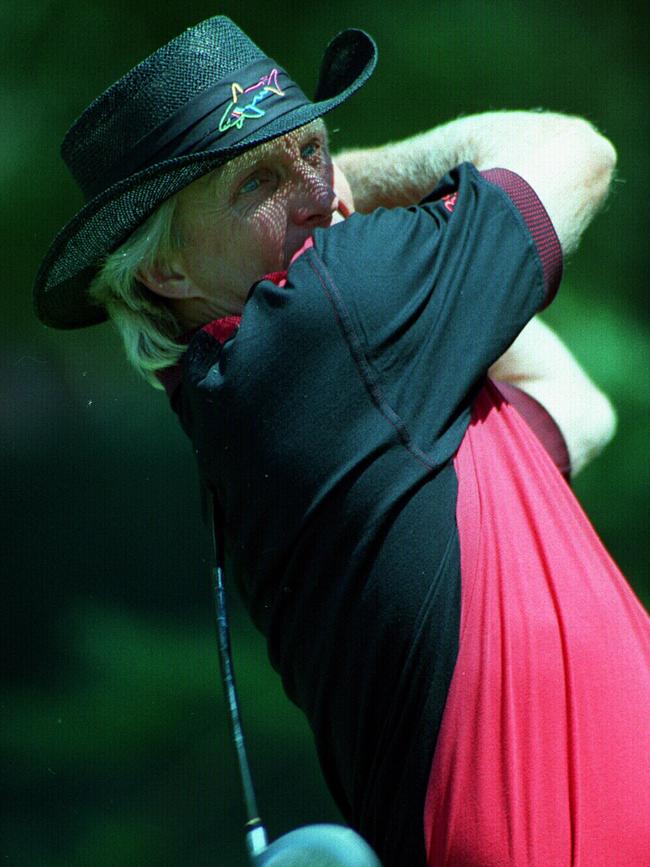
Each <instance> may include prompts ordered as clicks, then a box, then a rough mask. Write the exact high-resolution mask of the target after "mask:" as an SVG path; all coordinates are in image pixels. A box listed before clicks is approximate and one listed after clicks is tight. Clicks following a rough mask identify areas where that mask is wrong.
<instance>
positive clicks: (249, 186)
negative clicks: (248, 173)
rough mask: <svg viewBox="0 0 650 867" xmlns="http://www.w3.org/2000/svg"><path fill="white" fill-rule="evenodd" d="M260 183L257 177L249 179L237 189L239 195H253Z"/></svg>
mask: <svg viewBox="0 0 650 867" xmlns="http://www.w3.org/2000/svg"><path fill="white" fill-rule="evenodd" d="M260 184H261V181H260V179H259V178H258V177H252V178H249V179H248V180H247V181H244V183H243V184H242V185H241V187H240V188H239V192H240V193H254V192H255V190H257V189H258V188H259V186H260Z"/></svg>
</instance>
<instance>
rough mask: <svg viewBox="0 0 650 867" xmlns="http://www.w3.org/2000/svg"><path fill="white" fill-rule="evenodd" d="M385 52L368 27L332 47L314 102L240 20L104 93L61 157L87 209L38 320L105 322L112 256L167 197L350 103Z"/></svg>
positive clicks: (63, 248)
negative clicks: (105, 282) (103, 285)
mask: <svg viewBox="0 0 650 867" xmlns="http://www.w3.org/2000/svg"><path fill="white" fill-rule="evenodd" d="M376 61H377V48H376V46H375V43H374V42H373V40H372V39H371V38H370V36H368V34H366V33H364V32H363V31H362V30H345V31H344V32H343V33H340V34H339V35H338V36H336V37H335V38H334V39H333V40H332V42H330V44H329V45H328V46H327V49H326V51H325V54H324V56H323V60H322V62H321V69H320V76H319V80H318V85H317V88H316V94H315V97H314V101H313V102H311V101H310V100H309V99H307V97H306V96H305V95H304V94H303V93H302V91H301V90H300V88H299V87H298V86H297V85H296V84H295V83H294V82H293V81H292V80H291V79H290V78H289V76H288V75H287V73H286V72H285V71H284V69H283V68H282V67H281V66H279V65H278V64H277V63H275V61H273V60H271V59H270V58H269V57H267V56H266V55H265V54H264V52H263V51H261V49H259V48H258V47H257V46H256V45H255V44H254V43H253V42H252V41H251V40H250V39H249V38H248V36H246V34H245V33H244V32H243V31H242V30H240V29H239V27H237V25H236V24H234V23H233V22H232V21H231V20H230V19H229V18H226V17H224V16H217V17H215V18H210V19H208V20H207V21H203V22H201V23H200V24H197V25H196V26H195V27H191V28H190V29H189V30H186V31H185V32H184V33H181V35H180V36H177V37H176V39H173V40H172V41H171V42H169V43H168V44H167V45H164V46H163V47H162V48H160V49H158V51H156V52H155V53H154V54H152V55H151V56H150V57H148V58H147V59H146V60H143V61H142V63H140V64H138V66H136V67H135V68H134V69H132V70H131V71H130V72H128V73H127V74H126V75H125V76H124V77H123V78H121V79H120V80H119V81H117V82H115V84H113V85H112V86H111V87H109V88H108V90H106V91H105V92H104V93H103V94H102V95H101V96H99V97H98V98H97V99H96V100H95V101H94V102H93V103H92V104H91V105H90V106H89V107H88V108H87V109H86V111H85V112H84V113H83V114H82V115H81V117H80V118H79V119H78V120H77V121H76V122H75V123H74V124H73V126H72V127H71V128H70V130H69V131H68V133H67V134H66V136H65V139H64V141H63V144H62V146H61V155H62V157H63V159H64V160H65V163H66V165H67V166H68V168H69V169H70V172H71V173H72V175H73V177H74V178H75V180H76V181H77V183H78V184H79V186H80V187H81V190H82V192H83V194H84V197H85V200H86V204H85V205H84V207H83V208H82V209H81V210H80V211H79V213H78V214H77V215H76V216H75V217H74V218H73V219H72V220H70V222H69V223H67V225H66V226H64V228H63V229H62V230H61V231H60V232H59V234H58V235H57V237H56V238H55V239H54V242H53V243H52V245H51V246H50V249H49V251H48V253H47V255H46V256H45V259H44V260H43V263H42V264H41V267H40V270H39V272H38V275H37V277H36V281H35V284H34V305H35V309H36V314H37V316H38V317H39V319H40V320H41V321H42V322H44V323H45V324H46V325H50V326H53V327H55V328H80V327H82V326H85V325H94V324H95V323H98V322H102V321H104V320H105V319H106V313H105V311H104V309H103V308H102V307H100V306H98V305H96V304H93V303H92V300H91V299H90V297H89V296H88V294H87V289H88V286H89V284H90V282H91V280H92V279H93V277H94V276H95V274H96V273H97V270H98V267H99V266H100V265H101V262H102V259H103V258H104V257H105V255H106V254H107V253H109V252H111V251H112V250H114V249H115V248H116V247H118V246H119V245H120V244H121V243H122V242H123V241H125V240H126V238H127V237H128V236H129V235H130V234H131V233H132V232H133V231H134V229H136V228H137V227H138V226H139V225H140V224H141V223H142V222H143V221H144V220H145V219H146V218H147V217H148V216H149V215H150V214H151V213H152V212H153V211H154V210H155V209H156V208H157V207H158V206H159V205H160V204H161V203H162V202H163V201H164V200H165V199H166V198H168V197H169V196H171V195H173V194H174V193H176V192H177V191H178V190H180V189H182V188H183V187H185V186H187V184H189V183H191V182H192V181H194V180H196V179H197V178H199V177H200V176H201V175H204V174H206V173H207V172H210V171H212V170H213V169H215V168H217V167H218V166H220V165H223V163H225V162H227V161H228V160H230V159H232V158H233V157H234V156H237V155H238V154H240V153H242V152H243V151H245V150H249V149H250V148H253V147H256V146H257V145H259V144H261V143H262V142H264V141H268V140H269V139H272V138H276V137H277V136H281V135H284V134H285V133H287V132H290V131H291V130H293V129H296V128H297V127H300V126H303V125H304V124H306V123H309V122H310V121H312V120H314V119H315V118H317V117H320V116H321V115H323V114H325V113H326V112H328V111H331V109H333V108H336V106H337V105H339V104H340V103H342V102H343V101H344V100H346V99H347V98H348V97H349V96H350V95H351V94H352V93H354V91H355V90H358V89H359V88H360V87H361V86H362V85H363V84H364V83H365V82H366V81H367V79H368V78H369V77H370V75H371V73H372V71H373V69H374V68H375V64H376Z"/></svg>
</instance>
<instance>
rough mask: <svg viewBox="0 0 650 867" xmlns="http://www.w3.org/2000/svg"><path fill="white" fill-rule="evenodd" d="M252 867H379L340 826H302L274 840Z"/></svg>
mask: <svg viewBox="0 0 650 867" xmlns="http://www.w3.org/2000/svg"><path fill="white" fill-rule="evenodd" d="M253 864H254V865H255V867H381V862H380V861H379V859H378V858H377V856H376V855H375V853H374V852H373V851H372V849H371V848H370V846H369V845H368V844H367V843H366V841H365V840H364V839H363V838H362V837H360V836H359V835H358V834H357V833H355V832H354V831H352V830H351V829H350V828H344V827H343V826H342V825H325V824H323V825H306V826H305V827H304V828H296V830H295V831H290V832H289V833H288V834H284V835H283V836H282V837H280V838H279V839H278V840H274V842H273V843H271V845H270V846H268V847H267V848H266V849H265V850H264V851H263V852H262V853H261V854H259V855H257V856H255V858H254V859H253Z"/></svg>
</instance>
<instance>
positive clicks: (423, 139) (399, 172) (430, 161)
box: [336, 111, 616, 253]
mask: <svg viewBox="0 0 650 867" xmlns="http://www.w3.org/2000/svg"><path fill="white" fill-rule="evenodd" d="M336 161H337V163H338V165H339V166H340V167H341V168H342V169H343V172H344V174H345V176H346V177H347V179H348V181H349V183H350V186H351V188H352V193H353V195H354V199H355V207H356V208H357V210H359V211H362V212H368V211H371V210H373V209H374V208H376V207H379V206H384V207H389V208H390V207H396V206H400V205H409V204H413V203H415V202H417V201H419V200H420V199H421V198H422V197H423V196H425V195H426V194H427V193H428V192H430V191H431V189H432V188H433V187H434V186H435V184H436V183H437V182H438V181H439V180H440V178H441V177H443V175H445V174H446V173H447V172H448V171H449V170H450V169H451V168H453V167H454V166H456V165H458V164H459V163H461V162H465V161H468V162H471V163H473V164H474V165H475V166H476V167H477V168H478V169H486V168H492V167H497V166H498V167H500V168H506V169H510V170H511V171H514V172H517V173H518V174H519V175H521V176H522V177H523V178H525V179H526V180H527V181H528V183H530V184H531V186H532V187H533V188H534V189H535V191H536V192H537V194H538V196H539V197H540V199H541V200H542V202H543V204H544V206H545V207H546V210H547V211H548V213H549V216H550V218H551V221H552V222H553V225H554V226H555V230H556V232H557V233H558V236H559V238H560V242H561V244H562V248H563V250H564V252H565V253H567V252H571V251H572V250H573V249H575V247H576V246H577V244H578V241H579V239H580V236H581V234H582V232H583V231H584V229H585V228H586V227H587V225H588V224H589V223H590V222H591V220H592V219H593V217H594V216H595V214H596V213H597V211H598V209H599V208H600V207H601V205H602V203H603V201H604V199H605V196H606V194H607V191H608V189H609V184H610V181H611V178H612V173H613V170H614V166H615V162H616V153H615V151H614V148H613V147H612V145H611V144H610V142H609V141H608V140H607V139H605V138H604V137H603V136H601V135H600V134H599V133H597V132H596V130H595V129H594V128H593V127H592V126H591V125H590V124H589V123H588V122H587V121H585V120H582V119H580V118H576V117H569V116H566V115H559V114H554V113H550V112H539V111H529V112H526V111H501V112H487V113H485V114H479V115H471V116H469V117H462V118H458V119H456V120H453V121H451V122H450V123H446V124H443V125H441V126H438V127H435V128H434V129H432V130H429V131H428V132H425V133H421V134H420V135H416V136H413V137H411V138H408V139H405V140H403V141H399V142H393V143H389V144H387V145H384V146H382V147H377V148H368V149H363V150H353V151H344V152H343V153H341V154H339V155H338V156H337V157H336Z"/></svg>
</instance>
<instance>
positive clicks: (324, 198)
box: [289, 166, 338, 229]
mask: <svg viewBox="0 0 650 867" xmlns="http://www.w3.org/2000/svg"><path fill="white" fill-rule="evenodd" d="M293 174H294V177H293V179H292V183H291V194H290V200H289V214H290V218H291V220H292V221H293V222H294V223H295V224H296V225H298V226H302V227H304V228H307V229H310V228H318V227H319V226H329V224H330V222H331V219H332V216H333V214H334V212H335V211H336V209H337V208H338V199H337V197H336V194H335V192H334V189H333V187H332V184H331V183H330V182H329V180H328V179H327V178H325V177H323V176H322V174H320V173H319V172H318V171H316V170H314V169H312V168H310V167H304V166H300V167H294V173H293Z"/></svg>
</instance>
